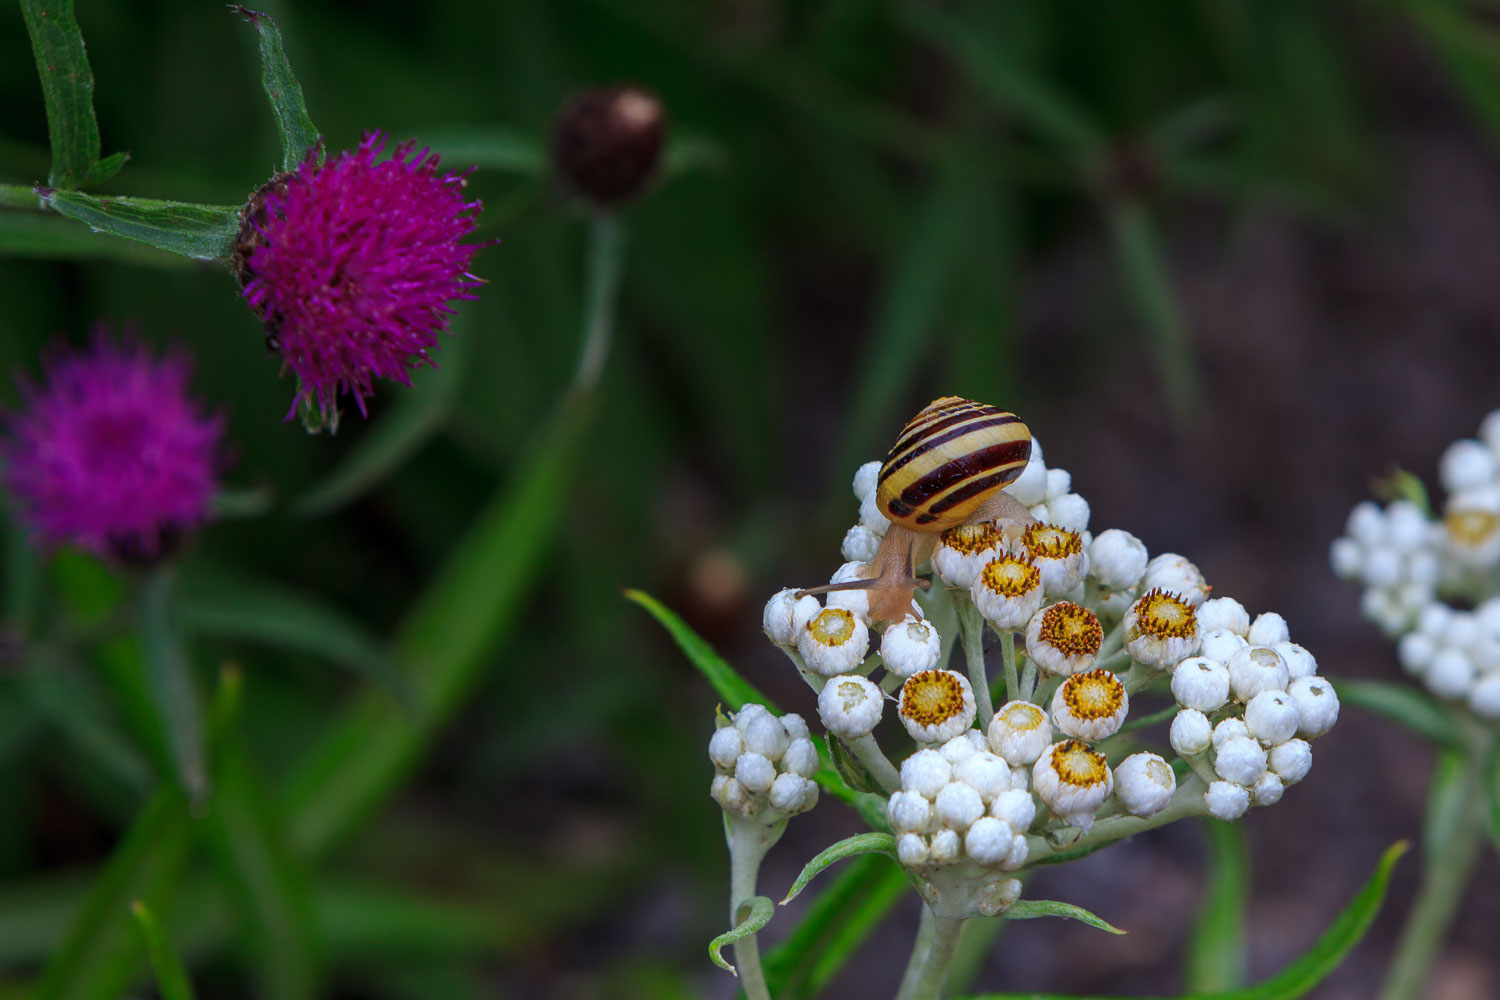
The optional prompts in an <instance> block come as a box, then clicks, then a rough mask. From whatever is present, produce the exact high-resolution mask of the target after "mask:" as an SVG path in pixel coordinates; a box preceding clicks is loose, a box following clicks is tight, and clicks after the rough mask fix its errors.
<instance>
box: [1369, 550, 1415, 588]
mask: <svg viewBox="0 0 1500 1000" xmlns="http://www.w3.org/2000/svg"><path fill="white" fill-rule="evenodd" d="M1404 568H1405V560H1403V559H1402V558H1401V553H1399V552H1397V551H1396V550H1395V549H1393V548H1391V547H1390V546H1389V544H1386V545H1380V546H1376V547H1373V548H1370V549H1367V550H1366V551H1365V573H1364V578H1365V584H1366V585H1367V586H1371V587H1394V586H1396V585H1397V584H1398V583H1400V582H1401V577H1402V570H1403V569H1404Z"/></svg>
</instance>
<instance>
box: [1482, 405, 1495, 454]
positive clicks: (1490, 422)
mask: <svg viewBox="0 0 1500 1000" xmlns="http://www.w3.org/2000/svg"><path fill="white" fill-rule="evenodd" d="M1479 440H1481V441H1483V442H1484V443H1485V445H1486V447H1488V448H1489V449H1490V451H1491V452H1493V453H1494V454H1496V455H1500V410H1494V411H1492V412H1490V413H1489V414H1487V415H1486V416H1485V418H1484V419H1483V420H1482V421H1480V423H1479Z"/></svg>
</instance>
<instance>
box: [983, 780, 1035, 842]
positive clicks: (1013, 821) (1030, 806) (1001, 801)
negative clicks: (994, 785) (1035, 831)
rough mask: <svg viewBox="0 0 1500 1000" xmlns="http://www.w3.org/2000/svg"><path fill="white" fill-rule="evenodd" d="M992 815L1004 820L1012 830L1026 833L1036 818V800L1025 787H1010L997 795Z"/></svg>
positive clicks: (992, 807) (991, 808)
mask: <svg viewBox="0 0 1500 1000" xmlns="http://www.w3.org/2000/svg"><path fill="white" fill-rule="evenodd" d="M990 815H991V816H993V817H995V818H996V819H1002V820H1004V821H1005V822H1006V823H1007V824H1008V825H1009V826H1010V828H1011V829H1012V830H1014V831H1015V832H1017V833H1025V832H1026V831H1027V830H1029V829H1031V823H1032V821H1033V820H1034V819H1036V801H1035V800H1034V799H1032V797H1031V793H1030V792H1028V791H1027V790H1026V789H1024V788H1010V789H1007V790H1005V791H1003V792H1001V793H1000V794H999V795H996V796H995V801H993V802H991V803H990Z"/></svg>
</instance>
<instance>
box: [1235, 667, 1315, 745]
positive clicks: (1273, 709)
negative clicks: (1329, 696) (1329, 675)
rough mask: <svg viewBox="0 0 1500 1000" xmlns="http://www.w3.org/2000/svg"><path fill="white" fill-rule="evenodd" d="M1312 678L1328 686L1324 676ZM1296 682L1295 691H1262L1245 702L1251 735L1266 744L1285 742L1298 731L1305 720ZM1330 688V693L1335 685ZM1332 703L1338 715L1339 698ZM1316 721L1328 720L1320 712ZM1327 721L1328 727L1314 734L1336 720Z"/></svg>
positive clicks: (1246, 724)
mask: <svg viewBox="0 0 1500 1000" xmlns="http://www.w3.org/2000/svg"><path fill="white" fill-rule="evenodd" d="M1309 680H1312V681H1314V682H1316V683H1317V684H1320V685H1322V686H1323V687H1328V682H1327V681H1325V680H1323V679H1322V678H1309ZM1296 683H1297V682H1294V684H1293V687H1292V691H1293V693H1292V694H1287V693H1285V692H1283V691H1262V692H1261V693H1260V694H1258V695H1256V696H1255V697H1254V698H1251V699H1250V701H1249V702H1248V703H1246V705H1245V728H1246V729H1248V730H1249V732H1250V735H1251V736H1252V737H1254V738H1255V739H1257V740H1259V741H1260V742H1261V743H1263V744H1265V745H1266V746H1272V745H1274V744H1277V743H1284V742H1286V741H1287V740H1289V739H1291V738H1292V737H1293V736H1295V735H1297V728H1298V726H1299V725H1301V722H1302V713H1301V710H1300V708H1299V706H1298V702H1297V701H1296V694H1295V691H1296ZM1328 691H1329V692H1330V693H1331V692H1332V691H1333V689H1332V688H1331V687H1328ZM1333 704H1334V706H1335V710H1334V717H1335V718H1337V717H1338V711H1337V705H1338V702H1337V700H1336V699H1335V700H1334V702H1333ZM1317 721H1320V722H1321V721H1325V720H1324V719H1323V718H1322V717H1321V716H1320V717H1319V718H1318V720H1317ZM1326 721H1327V723H1328V725H1327V727H1325V728H1324V729H1323V730H1322V731H1321V732H1319V733H1316V734H1312V735H1319V736H1321V735H1322V733H1324V732H1327V731H1328V729H1329V728H1332V726H1333V720H1332V719H1328V720H1326Z"/></svg>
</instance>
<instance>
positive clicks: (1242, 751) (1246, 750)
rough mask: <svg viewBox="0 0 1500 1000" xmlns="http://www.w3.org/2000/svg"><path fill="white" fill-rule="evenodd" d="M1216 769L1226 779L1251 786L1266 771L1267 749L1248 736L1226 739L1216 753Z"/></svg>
mask: <svg viewBox="0 0 1500 1000" xmlns="http://www.w3.org/2000/svg"><path fill="white" fill-rule="evenodd" d="M1214 771H1215V773H1217V774H1218V776H1219V777H1221V778H1223V779H1224V780H1225V781H1232V782H1234V783H1235V784H1236V785H1244V786H1246V787H1249V786H1250V785H1253V784H1255V783H1256V782H1257V781H1259V780H1260V776H1261V775H1262V774H1265V773H1266V750H1265V748H1264V747H1262V746H1261V745H1260V744H1259V743H1257V742H1255V741H1254V740H1252V739H1251V738H1250V737H1248V736H1236V737H1235V738H1234V739H1231V740H1225V741H1224V745H1223V746H1221V747H1219V752H1218V753H1216V754H1214Z"/></svg>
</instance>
